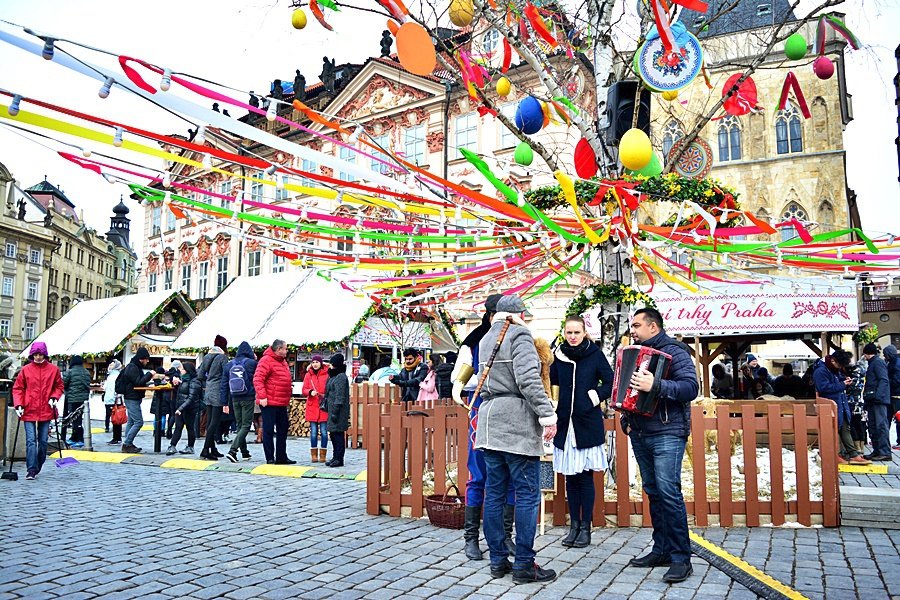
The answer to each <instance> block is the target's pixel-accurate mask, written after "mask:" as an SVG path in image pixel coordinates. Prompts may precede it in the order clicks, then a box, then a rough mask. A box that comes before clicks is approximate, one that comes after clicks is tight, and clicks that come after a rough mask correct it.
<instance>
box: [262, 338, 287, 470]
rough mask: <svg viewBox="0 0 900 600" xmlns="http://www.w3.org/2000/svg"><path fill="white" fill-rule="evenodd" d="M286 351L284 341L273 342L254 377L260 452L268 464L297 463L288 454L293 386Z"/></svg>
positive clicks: (263, 356)
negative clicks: (260, 439)
mask: <svg viewBox="0 0 900 600" xmlns="http://www.w3.org/2000/svg"><path fill="white" fill-rule="evenodd" d="M287 350H288V349H287V343H285V341H284V340H275V341H274V342H272V345H271V346H269V347H268V348H266V351H265V352H264V353H263V355H262V358H261V359H259V364H257V365H256V373H255V374H254V375H253V388H254V389H255V390H256V403H257V404H259V407H260V410H261V411H262V426H263V452H264V453H265V455H266V463H268V464H276V465H294V464H297V461H296V460H291V459H289V458H288V455H287V431H288V406H289V405H290V403H291V385H292V378H291V369H290V367H288V364H287V359H286V357H287Z"/></svg>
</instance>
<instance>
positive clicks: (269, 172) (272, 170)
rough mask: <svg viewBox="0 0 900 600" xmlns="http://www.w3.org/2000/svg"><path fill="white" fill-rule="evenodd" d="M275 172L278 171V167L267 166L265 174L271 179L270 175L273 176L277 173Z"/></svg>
mask: <svg viewBox="0 0 900 600" xmlns="http://www.w3.org/2000/svg"><path fill="white" fill-rule="evenodd" d="M277 170H278V165H269V167H268V168H267V169H266V171H265V173H266V175H267V176H268V177H271V176H272V175H274V174H275V171H277Z"/></svg>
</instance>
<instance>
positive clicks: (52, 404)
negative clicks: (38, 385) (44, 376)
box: [50, 398, 58, 408]
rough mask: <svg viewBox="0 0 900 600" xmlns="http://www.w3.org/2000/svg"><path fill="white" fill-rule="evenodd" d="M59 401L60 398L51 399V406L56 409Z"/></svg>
mask: <svg viewBox="0 0 900 600" xmlns="http://www.w3.org/2000/svg"><path fill="white" fill-rule="evenodd" d="M57 400H58V398H50V406H52V407H53V408H56V401H57Z"/></svg>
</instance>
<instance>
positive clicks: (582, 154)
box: [574, 138, 597, 179]
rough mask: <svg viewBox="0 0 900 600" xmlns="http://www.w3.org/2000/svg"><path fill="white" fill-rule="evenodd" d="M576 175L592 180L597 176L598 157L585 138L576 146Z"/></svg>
mask: <svg viewBox="0 0 900 600" xmlns="http://www.w3.org/2000/svg"><path fill="white" fill-rule="evenodd" d="M574 162H575V173H577V174H578V176H579V177H581V178H582V179H590V178H591V177H593V176H594V175H596V174H597V155H596V154H594V149H593V148H591V145H590V144H589V143H588V141H587V140H586V139H584V138H581V139H580V140H578V143H577V144H575V157H574Z"/></svg>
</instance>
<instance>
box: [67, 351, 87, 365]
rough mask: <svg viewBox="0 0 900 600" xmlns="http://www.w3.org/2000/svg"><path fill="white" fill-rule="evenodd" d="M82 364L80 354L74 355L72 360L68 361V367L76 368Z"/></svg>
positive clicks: (82, 360)
mask: <svg viewBox="0 0 900 600" xmlns="http://www.w3.org/2000/svg"><path fill="white" fill-rule="evenodd" d="M83 364H84V359H83V358H81V355H80V354H75V355H74V356H72V358H70V359H69V366H70V367H78V366H81V365H83Z"/></svg>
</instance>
